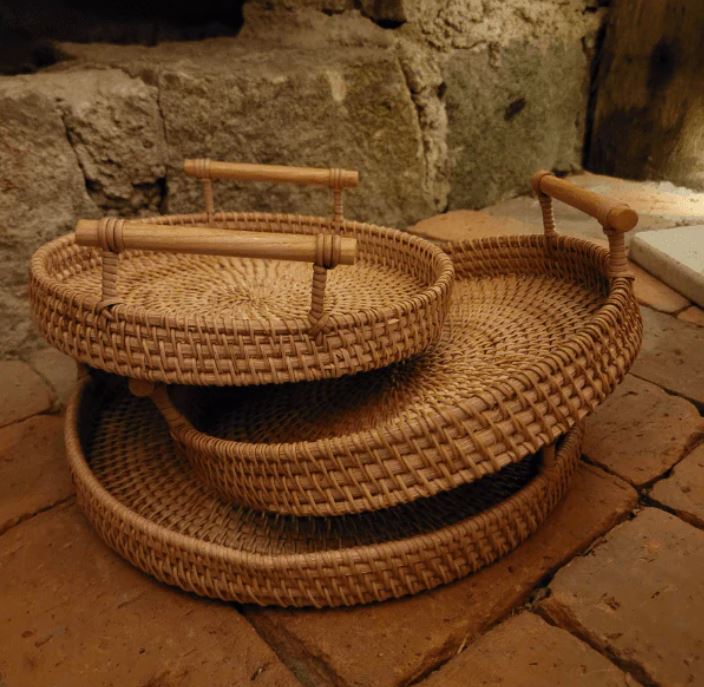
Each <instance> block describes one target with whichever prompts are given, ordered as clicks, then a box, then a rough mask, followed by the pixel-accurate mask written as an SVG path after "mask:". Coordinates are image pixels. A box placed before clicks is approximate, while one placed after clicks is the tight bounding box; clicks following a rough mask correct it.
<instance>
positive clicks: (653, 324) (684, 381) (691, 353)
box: [631, 308, 704, 405]
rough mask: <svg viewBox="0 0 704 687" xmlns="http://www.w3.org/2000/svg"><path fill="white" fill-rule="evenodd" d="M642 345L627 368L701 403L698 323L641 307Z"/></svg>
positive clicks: (703, 355) (702, 352)
mask: <svg viewBox="0 0 704 687" xmlns="http://www.w3.org/2000/svg"><path fill="white" fill-rule="evenodd" d="M641 312H642V314H643V321H644V325H645V335H644V337H643V347H642V349H641V351H640V354H639V355H638V358H636V361H635V363H634V365H633V367H632V368H631V372H632V373H633V374H634V375H636V376H638V377H641V378H642V379H647V380H648V381H649V382H652V383H653V384H657V385H658V386H661V387H663V389H667V390H668V391H671V392H672V393H675V394H678V395H679V396H684V397H685V398H688V399H690V400H692V401H694V402H696V403H698V404H700V405H704V341H703V337H702V330H701V327H698V326H697V325H695V324H691V323H689V322H683V321H682V320H678V319H676V318H674V317H670V316H668V315H665V314H663V313H659V312H655V311H654V310H651V309H650V308H641Z"/></svg>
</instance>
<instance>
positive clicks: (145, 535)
mask: <svg viewBox="0 0 704 687" xmlns="http://www.w3.org/2000/svg"><path fill="white" fill-rule="evenodd" d="M580 441H581V430H579V431H577V430H575V431H573V432H572V433H571V434H570V436H569V437H568V438H567V439H566V440H565V442H564V443H563V444H562V446H561V448H560V449H559V450H558V452H557V460H556V461H555V463H554V464H552V465H551V466H549V467H545V468H544V469H541V470H540V472H539V474H538V475H537V476H534V474H535V473H534V471H535V466H536V462H535V459H531V460H528V461H523V462H522V463H520V464H518V465H516V466H511V468H508V469H507V470H504V471H502V472H501V473H500V474H499V475H496V476H492V477H489V478H487V480H485V481H484V483H478V484H476V485H468V486H467V487H465V488H463V489H460V490H458V491H457V492H456V493H452V494H443V495H441V496H439V497H435V498H434V499H432V500H430V501H427V502H424V503H422V504H420V503H419V504H412V505H409V506H404V507H401V508H400V509H398V510H397V511H391V512H388V511H383V512H380V513H371V514H365V515H355V516H347V517H343V518H335V519H332V520H318V519H310V518H303V519H297V518H282V517H281V516H278V517H275V516H268V515H264V514H257V513H253V512H251V511H248V510H247V509H245V508H241V507H239V508H238V507H233V506H230V505H228V504H226V503H223V502H220V501H218V500H217V499H215V498H214V497H213V496H212V495H211V494H210V493H209V492H208V490H206V489H205V488H204V487H203V486H201V485H199V483H198V482H197V480H194V479H193V476H192V473H191V470H190V468H189V467H188V464H187V463H186V462H185V461H184V460H183V459H182V458H180V457H179V456H178V454H177V453H175V452H174V448H173V445H172V444H171V443H170V440H169V436H168V431H167V429H166V427H165V425H164V424H163V422H162V421H161V419H160V418H159V416H158V414H157V413H156V411H155V410H154V409H153V407H152V406H151V405H150V404H149V402H148V401H146V400H139V399H134V398H131V397H129V396H128V395H124V394H122V395H121V394H119V393H115V392H113V391H112V390H111V391H109V392H108V398H106V397H105V395H104V392H101V390H100V389H98V388H96V387H95V385H94V384H92V383H89V384H87V385H86V386H84V387H83V388H82V389H81V391H80V393H79V394H78V395H77V396H76V397H74V399H73V400H72V402H71V404H70V406H69V410H68V414H67V452H68V457H69V463H70V466H71V469H72V472H73V476H74V481H75V484H76V489H77V494H78V501H79V503H80V505H81V507H82V508H83V509H84V511H85V513H86V514H87V516H88V518H89V519H90V520H91V522H92V523H93V524H94V526H95V527H96V529H97V530H98V532H99V533H100V534H101V536H102V537H103V538H104V539H105V541H106V542H107V543H108V544H109V545H110V546H111V547H112V548H114V549H115V550H116V551H118V552H119V553H120V554H121V555H123V556H125V557H126V558H127V559H128V560H130V561H131V562H132V563H133V564H135V565H136V566H137V567H139V568H141V569H142V570H144V571H146V572H148V573H150V574H152V575H154V576H155V577H157V578H158V579H160V580H162V581H164V582H167V583H169V584H175V585H177V586H180V587H182V588H183V589H186V590H188V591H192V592H195V593H198V594H202V595H205V596H211V597H217V598H221V599H227V600H236V601H241V602H255V603H259V604H278V605H291V606H308V605H312V606H337V605H350V604H356V603H367V602H370V601H381V600H384V599H387V598H392V597H399V596H404V595H406V594H413V593H416V592H418V591H421V590H424V589H430V588H432V587H435V586H437V585H439V584H443V583H447V582H450V581H452V580H454V579H457V578H458V577H461V576H463V575H466V574H468V573H470V572H472V571H474V570H477V569H479V568H480V567H482V566H484V565H487V564H488V563H490V562H492V561H494V560H495V559H496V558H498V557H499V556H501V555H504V554H506V553H507V552H508V551H510V550H511V549H513V548H514V547H515V546H517V545H518V544H519V543H520V542H521V541H523V540H524V539H525V538H526V537H528V536H529V535H530V534H531V533H532V532H533V531H535V529H536V528H537V527H538V526H539V524H540V522H542V520H543V519H544V518H545V517H546V515H547V514H548V513H549V512H550V510H551V509H552V508H553V507H554V506H555V504H556V503H557V502H558V501H559V499H560V498H561V497H562V495H563V494H564V492H565V490H566V489H567V486H568V483H569V480H570V477H571V475H572V473H573V471H574V468H575V465H576V463H577V458H578V455H579V447H580Z"/></svg>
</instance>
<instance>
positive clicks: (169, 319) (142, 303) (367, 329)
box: [30, 212, 454, 386]
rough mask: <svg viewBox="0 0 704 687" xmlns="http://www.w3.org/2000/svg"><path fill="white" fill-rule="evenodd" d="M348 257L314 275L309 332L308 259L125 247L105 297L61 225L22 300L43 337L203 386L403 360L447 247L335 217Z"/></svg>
mask: <svg viewBox="0 0 704 687" xmlns="http://www.w3.org/2000/svg"><path fill="white" fill-rule="evenodd" d="M208 220H209V218H208V216H207V215H205V214H193V215H171V216H163V217H156V218H150V222H151V223H153V224H168V225H173V231H174V232H178V230H179V225H181V226H184V225H189V224H190V225H194V224H195V225H197V224H206V223H207V224H209V225H210V226H212V227H216V228H229V229H239V230H245V231H266V232H272V233H282V232H284V233H299V234H320V233H325V232H328V233H329V232H331V231H332V230H333V228H332V227H331V221H330V220H329V219H324V218H319V217H304V216H299V215H283V214H282V215H271V214H265V213H226V212H218V213H215V215H214V216H213V217H212V221H210V222H209V221H208ZM339 233H340V234H341V235H343V236H352V237H355V238H356V239H357V243H358V261H357V263H356V264H354V265H341V266H338V267H335V268H334V269H331V270H329V271H328V273H327V277H326V283H327V286H326V287H325V295H324V302H323V304H322V305H323V309H324V313H325V316H324V320H323V322H322V323H321V324H320V325H319V326H320V330H319V332H316V333H315V335H313V333H312V329H311V323H310V321H309V319H308V312H309V309H310V307H311V283H312V275H313V267H312V265H309V264H304V263H297V262H286V261H280V260H253V259H245V258H231V257H222V256H211V255H184V254H173V253H156V252H144V251H127V252H124V253H121V254H120V255H119V259H118V262H117V267H116V269H117V273H118V274H117V287H116V290H117V298H116V300H117V303H115V304H111V305H110V306H109V307H107V306H106V305H105V303H104V302H103V299H102V296H101V275H102V265H101V255H100V252H99V251H97V250H95V249H92V248H82V247H80V246H77V245H76V244H75V241H74V236H73V235H69V236H64V237H62V238H59V239H56V240H55V241H52V242H51V243H49V244H47V245H45V246H43V247H42V248H40V249H39V250H38V251H37V252H36V253H35V255H34V256H33V258H32V263H31V274H30V300H31V304H32V311H33V316H34V319H35V321H36V323H37V326H38V328H39V330H40V331H41V333H42V334H43V335H44V337H45V338H46V339H47V341H48V342H49V343H51V344H52V345H53V346H55V347H56V348H58V349H59V350H61V351H63V352H64V353H67V354H68V355H70V356H71V357H73V358H75V359H76V360H78V361H79V362H82V363H85V364H87V365H90V366H91V367H94V368H98V369H101V370H105V371H107V372H111V373H113V374H117V375H121V376H126V377H131V378H134V379H143V380H148V381H153V382H165V383H169V384H203V385H217V386H231V385H251V384H267V383H282V382H292V381H301V380H316V379H328V378H333V377H339V376H341V375H344V374H349V373H352V372H358V371H360V370H371V369H376V368H379V367H383V366H385V365H389V364H390V363H393V362H396V361H399V360H404V359H406V358H408V357H409V356H412V355H415V354H417V353H419V352H420V351H423V350H425V349H426V348H427V347H428V346H429V345H430V344H432V343H434V342H435V341H437V339H438V337H439V336H440V331H441V329H442V323H443V320H444V318H445V314H446V312H447V307H448V303H449V296H450V290H451V286H452V281H453V276H454V273H453V268H452V263H451V261H450V259H449V258H448V257H447V255H446V254H445V253H443V252H442V250H440V249H439V248H438V247H437V246H434V245H433V244H431V243H430V242H428V241H424V240H423V239H420V238H417V237H415V236H411V235H410V234H406V233H404V232H401V231H397V230H394V229H386V228H383V227H377V226H374V225H371V224H362V223H359V222H350V221H347V220H344V221H342V224H341V226H340V227H339Z"/></svg>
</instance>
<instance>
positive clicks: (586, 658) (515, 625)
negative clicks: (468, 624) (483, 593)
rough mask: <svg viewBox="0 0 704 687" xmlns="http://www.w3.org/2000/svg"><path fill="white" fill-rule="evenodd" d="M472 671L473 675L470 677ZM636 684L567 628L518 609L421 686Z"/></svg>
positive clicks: (602, 686) (590, 686)
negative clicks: (519, 612)
mask: <svg viewBox="0 0 704 687" xmlns="http://www.w3.org/2000/svg"><path fill="white" fill-rule="evenodd" d="M469 676H471V680H469V679H468V678H469ZM469 684H471V685H472V686H473V687H489V685H492V686H494V685H501V687H554V686H555V685H570V686H571V687H624V686H628V685H630V686H631V687H636V686H637V685H638V683H637V682H636V681H635V680H634V679H631V678H630V676H628V675H626V674H624V672H623V671H622V670H621V669H620V668H617V667H616V666H615V665H614V664H613V663H611V662H610V661H609V660H608V659H606V658H604V657H603V656H602V655H601V654H598V653H597V652H596V651H594V650H593V649H592V648H591V647H590V646H589V645H588V644H585V643H584V642H581V641H579V640H578V639H576V638H575V637H573V636H572V635H571V634H570V633H569V632H565V631H564V630H561V629H559V628H557V627H553V626H551V625H548V623H546V622H545V621H544V620H542V619H541V618H540V617H538V616H537V615H535V614H533V613H521V614H520V615H517V616H515V617H513V618H511V619H510V620H507V621H506V622H504V623H502V624H501V625H499V626H498V627H496V628H494V629H493V630H491V631H490V632H487V633H486V634H485V635H483V636H482V637H480V638H479V639H478V640H477V641H476V642H475V643H474V644H472V645H471V646H469V647H468V648H467V649H466V650H465V651H463V652H462V653H461V654H459V656H457V657H456V658H453V659H452V660H451V661H450V662H449V663H448V664H447V665H445V666H443V667H442V668H441V669H440V670H439V671H437V672H436V673H433V675H431V676H430V678H428V679H427V680H425V681H424V682H421V683H420V685H421V687H467V685H469Z"/></svg>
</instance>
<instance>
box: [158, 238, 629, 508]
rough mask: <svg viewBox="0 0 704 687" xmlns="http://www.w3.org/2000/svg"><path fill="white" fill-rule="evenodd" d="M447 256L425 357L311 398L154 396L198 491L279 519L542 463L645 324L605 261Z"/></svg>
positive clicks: (495, 246) (578, 253)
mask: <svg viewBox="0 0 704 687" xmlns="http://www.w3.org/2000/svg"><path fill="white" fill-rule="evenodd" d="M447 250H448V251H449V252H450V255H451V256H452V258H453V260H454V262H455V269H456V272H457V278H456V281H455V286H454V295H453V299H452V305H451V307H450V311H449V313H448V316H447V319H446V322H445V327H444V331H443V334H442V337H441V339H440V342H439V343H438V344H437V345H436V346H435V347H434V348H432V349H431V350H429V351H428V352H427V353H426V354H424V355H423V356H420V357H418V358H415V359H413V360H409V361H406V362H404V363H399V364H397V365H394V366H392V367H390V368H388V369H384V370H377V371H374V372H369V373H365V374H362V375H355V376H353V377H348V378H344V379H338V380H329V381H324V382H316V383H311V384H289V385H283V386H280V387H272V386H268V387H258V388H250V389H231V390H205V389H196V388H181V389H171V390H170V391H169V392H167V391H166V390H165V389H163V388H162V389H159V390H157V393H156V394H155V396H154V400H155V401H156V402H157V405H158V406H159V407H160V409H161V410H162V413H163V414H164V416H165V417H166V418H167V420H168V422H169V423H170V425H171V431H172V434H173V436H174V438H175V439H176V440H177V441H178V442H179V443H180V444H181V445H182V446H183V447H184V449H185V451H186V453H187V455H188V457H189V458H190V459H191V461H192V462H193V464H194V466H195V468H196V470H197V473H198V474H199V475H200V476H201V478H203V479H205V480H206V481H207V482H209V483H210V484H211V485H212V486H213V487H214V488H216V489H217V490H218V491H219V492H220V493H221V494H222V495H223V496H224V497H226V498H229V499H231V500H234V501H237V502H240V503H244V504H247V505H249V506H250V507H252V508H257V509H263V510H270V511H274V512H280V513H290V514H295V515H338V514H343V513H351V512H361V511H366V510H372V509H378V508H386V507H390V506H395V505H398V504H400V503H406V502H409V501H413V500H414V499H418V498H423V497H428V496H432V495H433V494H437V493H438V492H441V491H445V490H448V489H452V488H454V487H457V486H458V485H461V484H464V483H467V482H471V481H472V480H476V479H479V478H481V477H483V476H484V475H486V474H487V473H493V472H496V471H498V470H499V469H500V468H502V467H504V466H506V465H508V464H509V463H513V462H515V461H517V460H520V459H521V458H522V457H523V456H525V455H527V454H528V453H532V452H535V451H538V450H539V449H540V448H541V447H542V446H544V445H545V444H549V443H551V442H553V441H554V440H555V439H556V438H557V437H558V436H560V435H561V434H563V433H564V432H566V431H567V430H568V429H569V428H570V427H572V426H573V425H574V423H575V422H578V421H579V420H581V419H582V418H583V417H584V416H585V415H586V414H587V413H588V412H590V411H591V410H592V409H593V408H595V407H596V405H597V404H599V403H600V402H601V401H602V400H603V399H604V398H605V397H606V396H607V395H608V394H609V393H610V392H611V391H612V390H613V388H614V386H615V385H616V384H617V383H618V382H619V381H620V380H621V379H622V378H623V376H624V374H625V373H626V371H627V370H628V368H629V367H630V365H631V363H632V362H633V359H634V358H635V356H636V353H637V351H638V348H639V345H640V341H641V328H642V325H641V319H640V314H639V311H638V306H637V303H636V300H635V298H634V296H633V292H632V288H631V283H630V281H629V280H628V279H626V278H621V277H619V278H614V279H609V278H608V277H607V269H608V254H607V252H606V251H605V250H604V249H602V248H600V247H597V246H595V245H593V244H591V243H588V242H586V241H582V240H580V239H576V238H568V237H553V238H552V239H550V240H549V241H548V243H547V244H546V242H545V239H544V238H543V237H542V236H515V237H501V238H493V239H486V240H481V241H476V242H467V243H463V244H457V245H452V246H448V247H447Z"/></svg>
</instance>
